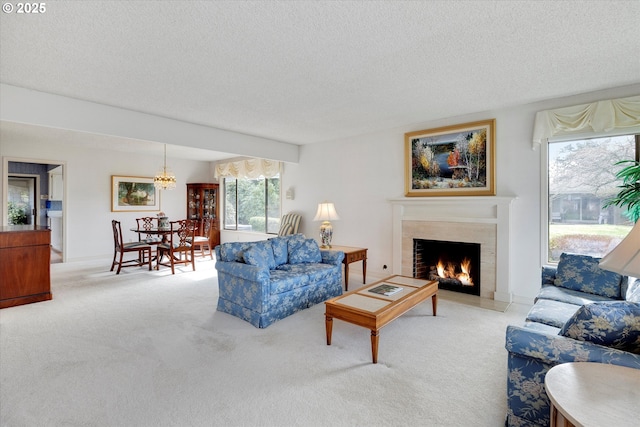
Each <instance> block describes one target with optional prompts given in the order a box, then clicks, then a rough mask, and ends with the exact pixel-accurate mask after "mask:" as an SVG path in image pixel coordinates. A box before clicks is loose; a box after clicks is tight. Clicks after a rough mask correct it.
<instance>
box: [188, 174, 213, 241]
mask: <svg viewBox="0 0 640 427" xmlns="http://www.w3.org/2000/svg"><path fill="white" fill-rule="evenodd" d="M219 213H220V197H219V193H218V184H187V219H192V220H195V221H196V222H197V227H198V230H197V231H196V235H200V236H201V235H202V230H200V227H201V225H202V220H203V219H205V218H212V219H213V221H212V222H211V231H210V235H209V242H211V244H212V245H213V246H216V245H219V244H220V215H219Z"/></svg>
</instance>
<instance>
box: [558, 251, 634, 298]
mask: <svg viewBox="0 0 640 427" xmlns="http://www.w3.org/2000/svg"><path fill="white" fill-rule="evenodd" d="M598 262H600V258H593V257H590V256H588V255H573V254H566V253H563V254H561V255H560V261H559V262H558V269H557V271H556V278H555V281H554V284H555V285H556V286H560V287H563V288H567V289H573V290H574V291H580V292H587V293H590V294H595V295H601V296H603V297H609V298H618V299H620V298H621V295H620V286H621V282H622V276H621V275H620V274H618V273H614V272H611V271H607V270H603V269H601V268H600V267H599V266H598Z"/></svg>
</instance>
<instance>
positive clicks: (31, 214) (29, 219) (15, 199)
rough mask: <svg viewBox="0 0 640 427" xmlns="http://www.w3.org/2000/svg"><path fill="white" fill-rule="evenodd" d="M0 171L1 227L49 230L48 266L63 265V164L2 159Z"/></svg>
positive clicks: (64, 169) (64, 250)
mask: <svg viewBox="0 0 640 427" xmlns="http://www.w3.org/2000/svg"><path fill="white" fill-rule="evenodd" d="M3 170H4V173H3V180H2V181H3V183H2V184H3V185H2V187H3V191H2V202H1V203H2V205H1V206H2V208H3V209H2V224H5V225H13V224H16V225H17V224H26V225H34V226H41V227H49V228H50V229H51V248H52V249H51V263H60V262H64V260H65V259H66V248H65V246H66V245H65V243H66V232H65V228H66V227H65V223H66V221H65V215H64V214H65V212H64V211H65V210H64V207H65V206H66V201H65V198H64V194H65V191H64V190H65V187H66V182H64V179H63V178H64V172H66V164H65V163H64V162H61V161H48V160H34V159H27V158H9V157H5V158H4V159H3Z"/></svg>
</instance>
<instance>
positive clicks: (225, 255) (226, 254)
mask: <svg viewBox="0 0 640 427" xmlns="http://www.w3.org/2000/svg"><path fill="white" fill-rule="evenodd" d="M215 251H216V270H218V287H219V298H218V311H222V312H225V313H229V314H232V315H234V316H236V317H239V318H241V319H243V320H246V321H247V322H250V323H251V324H252V325H253V326H255V327H258V328H266V327H267V326H269V325H270V324H272V323H273V322H275V321H277V320H280V319H283V318H285V317H287V316H290V315H292V314H293V313H295V312H296V311H299V310H303V309H305V308H307V307H310V306H312V305H314V304H318V303H320V302H323V301H326V300H328V299H329V298H332V297H335V296H338V295H342V260H343V258H344V253H343V252H341V251H326V250H320V248H319V247H318V243H317V242H316V241H315V240H314V239H307V238H305V237H304V235H302V234H294V235H289V236H279V237H274V238H272V239H269V240H261V241H258V242H229V243H223V244H222V245H219V246H216V248H215Z"/></svg>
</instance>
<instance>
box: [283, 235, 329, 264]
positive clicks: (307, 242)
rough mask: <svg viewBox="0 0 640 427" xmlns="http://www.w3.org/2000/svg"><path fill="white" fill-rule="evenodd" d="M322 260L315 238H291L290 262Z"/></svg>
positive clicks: (300, 262) (299, 262)
mask: <svg viewBox="0 0 640 427" xmlns="http://www.w3.org/2000/svg"><path fill="white" fill-rule="evenodd" d="M305 262H322V254H321V253H320V247H319V246H318V242H316V241H315V240H314V239H304V240H297V239H295V240H294V239H292V240H289V264H302V263H305Z"/></svg>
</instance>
